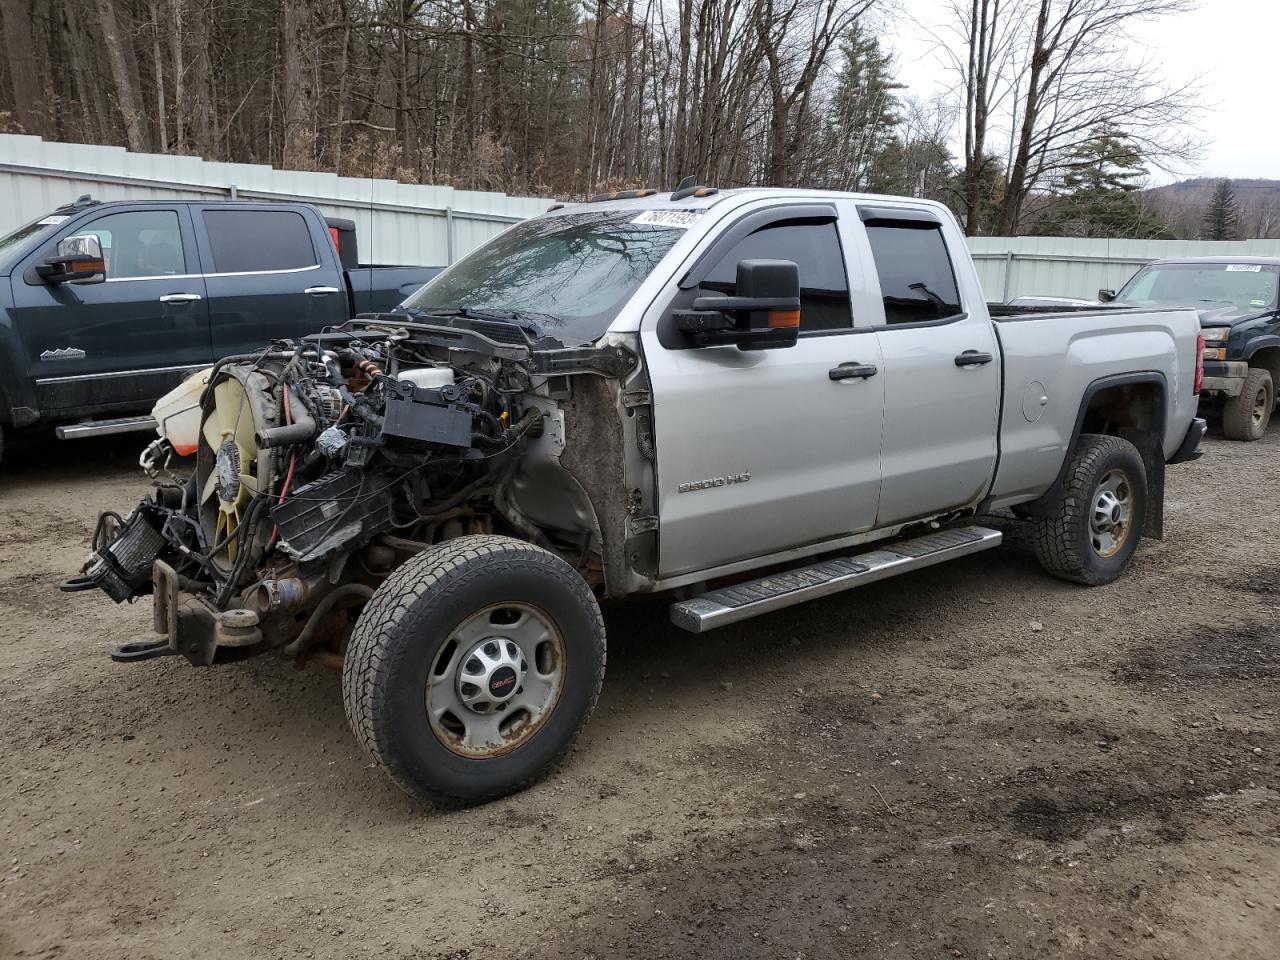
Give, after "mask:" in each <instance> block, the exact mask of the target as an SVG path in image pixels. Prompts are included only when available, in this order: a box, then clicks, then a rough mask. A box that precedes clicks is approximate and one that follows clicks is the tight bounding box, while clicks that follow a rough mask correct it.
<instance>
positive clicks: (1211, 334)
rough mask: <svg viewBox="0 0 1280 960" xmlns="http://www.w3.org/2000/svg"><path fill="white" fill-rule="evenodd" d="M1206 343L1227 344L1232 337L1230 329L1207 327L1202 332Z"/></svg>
mask: <svg viewBox="0 0 1280 960" xmlns="http://www.w3.org/2000/svg"><path fill="white" fill-rule="evenodd" d="M1200 335H1201V336H1202V337H1204V341H1205V343H1226V341H1227V339H1228V338H1229V337H1230V336H1231V328H1230V327H1205V328H1204V329H1203V330H1201V331H1200Z"/></svg>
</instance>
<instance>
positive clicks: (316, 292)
mask: <svg viewBox="0 0 1280 960" xmlns="http://www.w3.org/2000/svg"><path fill="white" fill-rule="evenodd" d="M302 292H303V293H305V294H306V295H307V296H309V297H327V296H329V294H331V293H337V292H338V288H337V287H307V289H305V290H303V291H302Z"/></svg>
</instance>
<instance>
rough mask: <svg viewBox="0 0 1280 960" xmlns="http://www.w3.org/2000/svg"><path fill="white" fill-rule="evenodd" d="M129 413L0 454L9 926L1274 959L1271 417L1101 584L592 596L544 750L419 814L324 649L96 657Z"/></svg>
mask: <svg viewBox="0 0 1280 960" xmlns="http://www.w3.org/2000/svg"><path fill="white" fill-rule="evenodd" d="M137 445H138V444H137V442H136V439H132V438H124V440H123V441H122V442H117V443H105V442H104V443H101V444H98V445H83V444H80V445H69V444H68V445H57V444H53V443H49V444H42V445H35V446H29V447H26V448H23V449H21V450H18V449H15V450H13V451H11V454H12V456H11V457H10V458H7V459H6V462H5V464H4V465H3V467H0V520H2V521H3V522H2V523H0V729H3V734H2V735H0V856H2V857H3V859H2V860H0V956H3V957H9V956H21V957H75V958H129V960H142V958H151V957H155V958H162V957H163V958H170V957H210V956H216V957H219V958H228V960H233V958H241V957H243V958H254V960H258V958H270V957H285V958H292V957H320V958H327V957H343V958H345V957H366V956H370V957H391V958H436V957H441V958H463V957H466V958H473V960H478V958H506V957H531V958H538V957H592V956H594V957H636V958H646V960H647V958H654V957H714V958H721V957H722V958H739V957H785V958H789V960H790V958H818V957H893V958H923V957H974V958H987V957H998V958H1020V957H1036V958H1043V957H1108V958H1114V957H1121V958H1128V957H1142V958H1156V957H1165V958H1188V960H1192V958H1194V960H1205V958H1227V957H1232V958H1269V960H1274V958H1276V957H1277V956H1280V738H1277V733H1278V732H1280V696H1278V694H1280V636H1278V635H1277V625H1278V623H1280V471H1278V470H1277V465H1278V464H1280V427H1278V428H1275V429H1273V430H1272V432H1271V433H1270V435H1269V436H1268V437H1267V438H1266V439H1265V440H1264V441H1262V442H1260V443H1256V444H1252V445H1245V444H1235V443H1227V442H1225V441H1222V440H1217V439H1211V440H1210V441H1209V442H1208V443H1207V449H1208V455H1207V456H1206V457H1205V458H1204V459H1203V460H1201V461H1200V462H1198V463H1195V464H1191V465H1188V466H1184V467H1179V468H1176V469H1175V470H1172V471H1171V483H1170V491H1169V505H1168V506H1169V510H1168V513H1169V520H1168V530H1169V536H1168V539H1167V540H1166V541H1165V542H1163V543H1147V544H1146V545H1144V546H1143V548H1142V549H1141V550H1140V553H1139V557H1138V561H1137V563H1136V566H1135V568H1134V570H1133V571H1132V572H1131V573H1130V574H1129V575H1128V576H1127V577H1125V578H1124V579H1122V580H1121V581H1120V582H1119V583H1116V584H1114V585H1112V586H1109V587H1104V588H1101V589H1097V590H1092V591H1087V590H1084V589H1082V588H1075V587H1071V586H1068V585H1066V584H1062V583H1057V582H1055V581H1051V580H1048V579H1046V578H1045V577H1044V576H1042V575H1041V574H1040V573H1039V571H1038V570H1037V568H1036V566H1035V562H1034V560H1033V559H1032V557H1031V554H1030V550H1029V545H1028V543H1027V541H1026V539H1025V537H1024V536H1023V535H1022V534H1021V532H1020V530H1019V525H1018V524H1017V523H1016V522H1014V521H1012V520H1010V521H1007V522H1001V525H1002V526H1003V527H1004V528H1005V529H1006V530H1007V531H1008V534H1009V537H1008V540H1009V542H1008V545H1007V546H1006V548H1005V549H1003V550H1001V551H996V552H993V553H989V554H985V555H981V556H979V557H977V558H973V559H970V560H967V561H961V562H960V563H957V564H953V565H950V566H947V567H942V568H935V569H934V570H931V571H925V572H922V573H919V574H915V575H912V576H910V577H908V578H903V579H899V580H896V581H889V582H888V583H886V584H882V585H879V586H876V587H872V588H869V589H868V590H867V591H865V592H860V593H853V594H848V595H845V596H844V597H839V598H835V599H832V600H827V601H820V602H818V603H815V604H811V605H809V606H807V607H801V608H799V609H796V610H792V611H787V612H785V613H781V614H775V615H773V616H772V617H770V618H767V619H762V620H759V621H756V622H754V623H749V624H747V625H744V626H740V627H731V628H727V629H725V630H723V631H720V632H718V633H714V634H711V635H709V636H707V637H705V638H696V637H692V636H689V635H686V634H683V633H680V632H678V631H676V630H675V629H674V628H672V627H670V626H669V625H667V622H666V619H665V610H664V609H663V607H662V606H660V605H627V606H625V607H620V608H615V609H613V610H612V611H609V612H608V613H607V620H608V626H609V643H610V650H609V676H608V678H607V679H606V682H605V690H604V696H603V698H602V700H601V705H600V709H599V712H598V713H597V714H596V717H595V719H594V721H593V722H592V723H591V725H590V726H589V727H588V730H587V734H586V736H585V737H584V738H583V740H582V742H581V743H580V745H579V747H578V749H577V751H576V752H575V754H574V755H573V756H572V758H571V759H570V761H569V762H568V764H567V765H566V766H564V767H563V768H562V769H561V770H560V772H559V773H558V774H557V775H555V776H554V777H552V778H551V779H550V780H549V781H547V782H545V783H543V784H542V785H540V786H538V787H536V788H535V789H533V790H531V791H530V792H528V793H526V794H523V795H521V796H517V797H514V798H511V799H509V800H506V801H503V802H500V803H496V804H493V805H490V806H487V807H484V808H480V809H475V810H470V811H463V812H451V813H441V812H438V811H434V810H430V809H423V808H422V807H420V806H417V805H415V804H414V803H413V802H411V801H410V800H408V799H407V798H406V797H404V796H403V795H401V794H400V793H399V792H398V791H397V790H396V789H395V788H394V787H393V786H391V785H390V784H389V782H388V781H386V780H385V779H384V777H383V776H382V775H381V774H380V773H379V772H378V771H377V770H375V769H371V768H370V767H369V766H368V764H367V762H366V760H365V759H364V757H363V756H362V755H361V754H360V753H359V752H358V750H357V748H356V746H355V743H354V741H353V739H352V737H351V736H350V734H349V733H348V730H347V725H346V719H345V717H344V716H343V712H342V704H341V699H340V696H339V687H338V684H337V682H336V678H335V676H334V675H331V674H329V673H326V672H324V671H322V670H318V669H317V670H308V671H304V672H299V671H297V670H295V669H294V668H293V667H291V666H289V665H287V664H284V663H281V662H275V661H255V662H250V663H246V664H239V665H230V666H225V667H217V668H213V669H208V670H196V669H194V668H191V667H189V666H187V665H185V663H184V662H179V661H177V660H159V661H152V662H150V663H145V664H141V665H133V666H116V665H113V664H112V663H111V662H110V661H109V660H108V659H107V656H106V654H107V651H108V650H109V649H110V648H111V647H113V646H115V645H117V644H119V643H122V642H125V641H127V640H129V639H131V638H133V637H134V636H135V635H137V634H140V633H141V632H143V631H145V630H146V629H147V626H148V621H149V608H148V606H147V605H145V604H137V605H134V606H124V607H120V608H113V607H112V606H111V605H110V603H109V601H107V600H106V599H105V598H104V597H100V596H96V595H77V596H64V595H61V594H59V593H58V592H57V591H56V589H55V584H56V582H57V581H58V580H59V579H60V578H62V577H64V576H66V575H67V574H68V573H69V572H70V571H73V570H74V569H75V567H76V566H77V564H78V562H79V560H80V559H81V557H82V554H83V551H84V544H85V542H86V539H87V537H88V535H89V532H90V530H91V527H92V522H93V519H94V517H95V515H96V512H97V511H98V510H99V509H101V508H103V507H107V506H110V507H116V508H127V507H129V506H130V505H131V504H132V502H133V501H134V500H136V498H137V496H138V495H139V494H141V493H142V492H143V491H144V483H143V482H142V479H141V477H140V475H139V474H138V472H137V470H136V468H135V467H134V466H133V463H134V458H135V456H136V449H135V448H136V447H137Z"/></svg>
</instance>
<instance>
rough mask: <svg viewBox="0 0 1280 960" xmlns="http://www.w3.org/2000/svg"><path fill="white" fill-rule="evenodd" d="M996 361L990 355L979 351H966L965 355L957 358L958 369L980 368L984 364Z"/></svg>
mask: <svg viewBox="0 0 1280 960" xmlns="http://www.w3.org/2000/svg"><path fill="white" fill-rule="evenodd" d="M992 359H994V358H993V357H992V356H991V354H989V353H982V352H980V351H978V350H966V351H965V352H964V353H962V354H960V355H959V356H957V357H956V366H957V367H980V366H982V365H983V364H984V363H990V362H991V361H992Z"/></svg>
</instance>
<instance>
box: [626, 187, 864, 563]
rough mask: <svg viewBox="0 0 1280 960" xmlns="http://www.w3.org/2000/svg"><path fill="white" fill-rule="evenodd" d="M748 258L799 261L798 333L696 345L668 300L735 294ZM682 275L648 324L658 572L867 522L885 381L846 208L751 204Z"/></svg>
mask: <svg viewBox="0 0 1280 960" xmlns="http://www.w3.org/2000/svg"><path fill="white" fill-rule="evenodd" d="M747 259H777V260H791V261H794V262H795V263H797V264H798V265H799V267H800V284H801V310H800V317H801V321H800V322H801V333H800V338H799V342H798V343H797V344H796V345H795V346H793V347H788V348H783V349H775V350H740V349H738V348H737V347H736V346H712V347H700V348H695V347H691V346H690V345H689V344H688V343H687V342H684V341H683V340H682V339H681V335H680V334H678V333H677V332H675V331H674V326H673V321H672V320H671V313H672V311H673V310H679V309H688V306H689V304H690V303H691V302H692V300H693V298H695V297H697V296H705V295H710V294H717V293H718V294H728V295H732V294H733V293H734V284H735V281H736V272H737V264H738V262H739V261H740V260H747ZM694 281H696V283H694ZM689 284H691V285H689ZM682 286H683V287H685V289H682V290H680V291H679V292H678V293H677V294H676V295H675V296H674V298H673V299H670V300H669V301H668V302H667V303H665V304H658V305H655V307H654V309H653V310H652V311H651V313H650V316H648V317H646V320H645V323H644V324H643V325H642V342H643V346H644V351H645V362H646V365H647V367H648V370H649V376H650V380H651V385H652V390H653V403H654V420H655V423H654V429H655V435H656V437H657V477H658V514H659V517H660V518H661V526H660V529H659V542H660V561H659V563H660V572H661V575H662V576H666V577H669V576H675V575H678V574H682V573H688V572H692V571H698V570H705V569H709V568H711V567H715V566H719V565H722V564H729V563H733V562H734V561H738V560H744V559H748V558H755V557H760V556H764V555H768V554H772V553H775V552H778V551H782V550H786V549H789V548H792V547H798V546H803V545H807V544H812V543H817V542H821V541H824V540H831V539H834V538H837V537H839V536H841V535H844V534H850V533H855V532H858V531H862V530H866V529H868V528H870V527H871V526H872V525H873V523H874V521H875V515H876V504H877V499H878V497H879V493H880V423H881V416H882V407H883V400H884V391H883V386H882V384H883V380H882V378H880V377H879V376H877V375H876V371H878V368H879V365H880V356H879V352H878V348H877V341H876V337H875V335H874V333H872V332H870V328H869V326H866V327H862V326H858V325H855V323H854V320H855V311H854V307H853V301H854V299H856V298H851V296H850V278H849V275H848V272H847V270H846V264H845V259H844V254H843V250H842V240H841V228H840V224H839V222H838V219H837V215H836V208H835V207H834V206H833V205H831V204H812V205H808V204H794V203H793V204H789V205H787V206H786V207H780V208H777V209H773V210H769V209H765V210H757V211H755V212H752V213H748V214H745V215H742V216H741V217H739V218H738V219H737V220H736V221H735V222H734V223H732V224H729V225H727V226H726V228H725V229H723V230H720V231H717V233H716V235H715V237H714V238H712V239H710V240H709V242H708V244H707V245H706V246H704V247H703V249H702V250H701V251H699V252H698V253H695V254H694V258H693V266H692V267H691V268H690V270H689V273H688V274H686V276H685V280H684V282H682ZM859 312H860V311H859ZM851 364H860V365H862V366H863V367H864V368H866V369H865V370H864V375H861V376H856V377H855V376H849V377H845V376H844V374H845V372H847V371H842V370H841V369H840V368H841V367H842V365H851ZM833 371H835V374H834V376H836V377H841V378H842V379H833Z"/></svg>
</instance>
